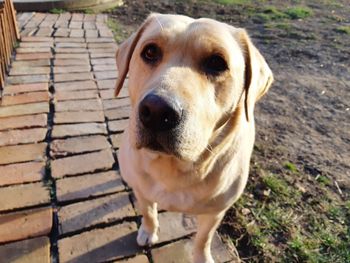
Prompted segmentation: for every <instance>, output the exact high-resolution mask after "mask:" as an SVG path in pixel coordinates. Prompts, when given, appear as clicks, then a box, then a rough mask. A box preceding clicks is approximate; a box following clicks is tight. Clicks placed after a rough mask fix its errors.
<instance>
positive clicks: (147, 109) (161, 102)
mask: <svg viewBox="0 0 350 263" xmlns="http://www.w3.org/2000/svg"><path fill="white" fill-rule="evenodd" d="M181 115H182V109H181V107H180V105H176V103H172V102H170V100H169V101H166V100H165V99H164V98H162V97H160V96H158V95H155V94H148V95H147V96H146V97H145V98H144V99H143V100H142V101H141V103H140V105H139V118H140V120H141V122H142V124H143V125H144V126H145V127H146V128H148V129H150V130H152V131H155V132H157V131H168V130H171V129H172V128H175V127H176V126H177V125H178V124H179V123H180V119H181Z"/></svg>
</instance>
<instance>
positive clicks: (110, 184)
mask: <svg viewBox="0 0 350 263" xmlns="http://www.w3.org/2000/svg"><path fill="white" fill-rule="evenodd" d="M56 190H57V191H56V193H57V200H58V201H60V202H63V201H69V200H77V199H86V198H90V197H96V196H101V195H105V194H110V193H116V192H121V191H124V190H125V186H124V184H123V182H122V178H121V176H120V174H119V173H117V172H116V171H108V172H103V173H95V174H87V175H82V176H75V177H67V178H63V179H59V180H57V181H56Z"/></svg>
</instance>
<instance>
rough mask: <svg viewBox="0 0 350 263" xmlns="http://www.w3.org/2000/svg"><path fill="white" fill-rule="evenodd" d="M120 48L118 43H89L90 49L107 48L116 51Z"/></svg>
mask: <svg viewBox="0 0 350 263" xmlns="http://www.w3.org/2000/svg"><path fill="white" fill-rule="evenodd" d="M117 47H118V46H117V44H116V43H113V42H110V43H88V48H92V49H94V48H106V49H109V48H111V49H114V50H115V49H116V48H117Z"/></svg>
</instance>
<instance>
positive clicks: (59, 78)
mask: <svg viewBox="0 0 350 263" xmlns="http://www.w3.org/2000/svg"><path fill="white" fill-rule="evenodd" d="M54 79H55V82H65V81H76V80H89V79H91V80H92V79H94V77H93V75H92V73H90V72H89V73H69V74H55V76H54Z"/></svg>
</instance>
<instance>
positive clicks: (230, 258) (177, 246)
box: [151, 233, 240, 263]
mask: <svg viewBox="0 0 350 263" xmlns="http://www.w3.org/2000/svg"><path fill="white" fill-rule="evenodd" d="M192 251H193V242H192V241H191V240H189V239H182V240H179V241H177V242H175V243H170V244H168V245H166V246H163V247H160V248H157V249H152V251H151V254H152V258H153V260H154V262H174V263H175V262H184V263H185V262H186V263H187V262H188V263H191V262H193V258H192ZM211 252H212V255H213V258H214V261H215V262H240V260H239V259H238V258H236V257H235V256H234V255H231V253H230V252H229V250H228V248H227V247H226V246H225V244H224V243H223V242H222V241H221V239H220V237H219V235H218V234H217V233H215V234H214V238H213V243H212V246H211ZM169 259H176V261H169Z"/></svg>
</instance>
